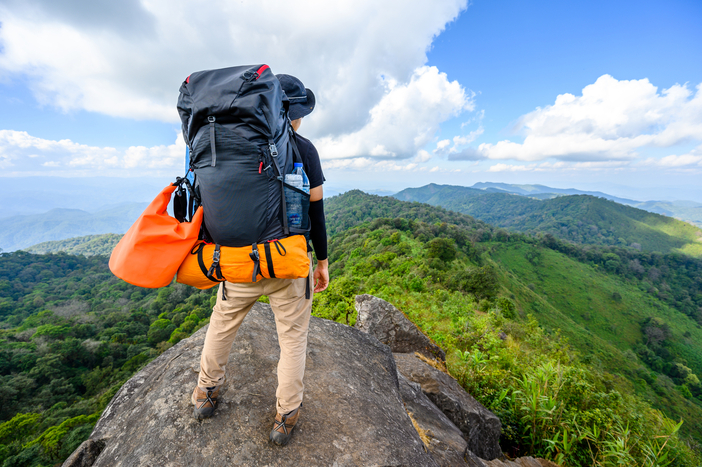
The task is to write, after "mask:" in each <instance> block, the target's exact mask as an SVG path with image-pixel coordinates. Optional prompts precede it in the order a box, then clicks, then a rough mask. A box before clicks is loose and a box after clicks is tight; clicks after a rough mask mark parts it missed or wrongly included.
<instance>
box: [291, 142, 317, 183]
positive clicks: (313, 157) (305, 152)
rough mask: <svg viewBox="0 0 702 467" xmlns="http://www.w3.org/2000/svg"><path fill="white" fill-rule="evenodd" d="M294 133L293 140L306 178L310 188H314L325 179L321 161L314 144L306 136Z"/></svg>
mask: <svg viewBox="0 0 702 467" xmlns="http://www.w3.org/2000/svg"><path fill="white" fill-rule="evenodd" d="M294 134H295V142H296V143H297V148H298V149H299V151H300V157H301V158H302V167H303V168H304V169H305V173H306V174H307V178H308V179H309V180H310V188H316V187H318V186H320V185H322V184H323V183H324V181H325V178H324V174H323V173H322V162H321V161H320V160H319V153H318V152H317V148H315V147H314V144H312V142H311V141H310V140H308V139H307V138H305V137H303V136H300V135H299V134H297V133H294Z"/></svg>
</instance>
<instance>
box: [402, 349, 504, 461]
mask: <svg viewBox="0 0 702 467" xmlns="http://www.w3.org/2000/svg"><path fill="white" fill-rule="evenodd" d="M394 357H395V362H396V364H397V371H398V372H399V373H400V374H401V375H402V376H404V377H405V378H407V379H408V380H409V381H412V382H415V383H418V384H419V385H420V387H421V388H422V392H423V393H424V394H426V395H427V397H428V398H429V399H430V400H431V401H432V402H433V403H434V405H435V406H436V407H438V408H439V410H441V411H442V412H443V413H444V415H446V416H447V417H448V419H449V420H451V421H452V422H453V424H454V425H456V427H458V429H459V430H461V431H462V432H463V435H464V438H465V439H466V441H467V442H468V449H470V450H471V451H472V452H474V453H475V454H476V455H477V456H478V457H480V458H482V459H487V460H492V459H495V458H498V457H502V450H501V449H500V444H499V441H500V434H501V431H502V424H501V422H500V419H499V418H497V416H496V415H495V414H493V413H492V412H490V411H489V410H488V409H486V408H485V407H484V406H483V405H482V404H481V403H480V402H478V401H476V400H475V399H474V398H473V396H471V395H470V394H468V393H467V392H466V391H465V390H464V389H463V388H462V387H461V386H460V385H459V384H458V382H457V381H456V380H455V379H453V378H452V377H450V376H449V375H447V374H446V373H444V372H441V371H439V370H437V369H435V368H433V367H431V366H429V365H427V364H426V363H424V362H423V361H421V360H420V359H419V358H417V357H416V356H414V355H412V354H402V353H395V354H394Z"/></svg>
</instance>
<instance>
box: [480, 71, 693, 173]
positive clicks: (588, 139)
mask: <svg viewBox="0 0 702 467" xmlns="http://www.w3.org/2000/svg"><path fill="white" fill-rule="evenodd" d="M517 130H518V131H519V132H520V133H521V134H523V135H524V141H523V142H522V143H515V142H512V141H509V140H505V141H500V142H498V143H496V144H491V143H483V144H481V145H480V146H479V147H478V151H480V153H481V154H483V155H484V156H485V157H487V158H489V159H515V160H521V161H538V160H544V159H548V158H555V159H558V160H562V161H611V160H618V161H626V160H632V159H634V158H636V157H637V155H638V153H637V151H638V150H640V149H641V148H644V147H649V146H655V147H671V146H674V145H676V144H680V143H684V142H687V141H691V140H698V141H699V140H701V139H702V85H698V86H697V87H696V92H693V91H692V90H691V89H690V88H689V87H688V86H687V84H685V85H679V84H676V85H674V86H671V87H670V88H668V89H664V90H663V91H660V92H659V91H658V88H657V87H656V86H654V85H653V84H651V83H650V82H649V81H648V79H641V80H631V81H626V80H622V81H619V80H616V79H615V78H613V77H611V76H609V75H603V76H601V77H600V78H598V79H597V81H596V82H595V83H594V84H591V85H588V86H586V87H585V88H584V89H583V92H582V95H581V96H575V95H573V94H561V95H559V96H558V97H557V98H556V101H555V103H554V104H553V105H550V106H547V107H544V108H537V109H536V110H535V111H533V112H531V113H529V114H526V115H524V116H523V117H521V118H520V119H519V122H518V124H517Z"/></svg>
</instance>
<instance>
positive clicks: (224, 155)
mask: <svg viewBox="0 0 702 467" xmlns="http://www.w3.org/2000/svg"><path fill="white" fill-rule="evenodd" d="M288 105H289V103H288V99H287V97H286V96H285V92H284V91H283V90H282V88H281V86H280V82H279V81H278V79H277V78H276V77H275V75H274V74H273V72H272V71H271V69H270V68H269V67H268V65H255V66H238V67H231V68H223V69H219V70H207V71H199V72H196V73H193V74H191V75H190V76H189V77H188V78H187V79H186V80H185V81H184V82H183V84H182V85H181V87H180V96H179V97H178V112H179V114H180V119H181V121H182V123H183V138H184V139H185V142H186V144H187V145H188V148H189V151H190V164H189V169H190V171H191V172H193V173H194V174H195V179H194V193H195V194H196V196H194V198H195V199H196V200H197V202H199V203H201V204H202V206H203V209H204V221H203V232H202V237H203V239H204V240H206V241H208V242H212V243H216V244H218V245H222V246H229V247H242V246H247V245H249V246H250V245H252V244H256V243H262V242H266V241H270V240H273V239H281V238H285V237H287V236H289V235H292V234H304V233H306V232H307V231H309V220H308V217H307V208H308V207H309V196H307V195H306V196H302V198H303V210H302V211H303V216H302V217H303V222H302V227H303V228H301V229H294V228H291V227H289V226H288V223H287V214H286V209H285V193H286V191H287V192H288V193H291V190H292V191H297V192H300V193H302V192H301V191H300V190H297V189H296V188H294V187H291V186H289V185H286V184H285V183H284V176H285V174H287V173H291V172H292V169H293V162H302V161H301V159H300V154H299V152H298V150H297V146H296V145H295V141H294V136H293V133H292V128H291V126H290V121H289V119H288ZM195 207H196V206H191V208H190V211H191V212H192V210H193V209H194V208H195Z"/></svg>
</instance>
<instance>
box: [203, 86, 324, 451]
mask: <svg viewBox="0 0 702 467" xmlns="http://www.w3.org/2000/svg"><path fill="white" fill-rule="evenodd" d="M276 77H277V78H278V80H279V81H280V84H281V86H282V88H283V91H285V94H286V95H287V97H288V100H289V101H290V108H289V114H288V115H289V117H290V120H291V125H292V128H293V130H294V138H295V142H296V144H297V146H298V149H299V151H300V156H301V157H302V162H303V168H304V170H305V173H306V174H307V176H308V178H309V181H310V208H309V219H310V225H311V230H310V240H311V241H312V246H313V248H314V252H315V255H316V257H317V267H316V268H315V269H314V272H313V273H311V274H310V276H309V277H308V278H302V279H275V278H274V279H261V280H258V281H256V282H253V283H231V282H222V283H221V284H220V288H221V289H220V292H219V293H218V294H217V303H216V304H215V306H214V308H213V310H212V317H211V318H210V327H209V328H208V330H207V336H206V337H205V344H204V347H203V349H202V357H201V359H200V375H199V377H198V384H197V387H196V388H195V390H194V391H193V395H192V402H193V404H194V405H195V411H194V413H195V416H196V417H197V418H207V417H211V416H212V415H213V413H214V410H215V408H216V407H217V401H218V398H219V396H220V392H221V389H222V386H223V384H224V380H225V365H226V364H227V361H228V359H229V352H230V350H231V347H232V344H233V343H234V338H235V337H236V332H237V330H238V329H239V326H240V325H241V323H242V322H243V320H244V318H245V317H246V314H247V313H248V312H249V310H251V308H252V307H253V305H254V303H256V301H257V300H258V299H259V297H260V296H261V295H266V296H268V299H269V301H270V304H271V308H272V309H273V313H274V315H275V322H276V329H277V332H278V343H279V344H280V360H279V361H278V388H277V390H276V398H277V404H276V415H275V421H274V423H273V429H272V430H271V433H270V440H271V441H272V442H273V443H275V444H278V445H281V446H284V445H286V444H288V442H289V441H290V437H291V436H292V431H293V428H294V427H295V424H296V423H297V420H298V418H299V416H300V407H301V406H302V394H303V390H304V385H303V383H302V378H303V376H304V373H305V359H306V356H307V355H306V354H307V331H308V328H309V322H310V316H311V312H312V294H310V295H309V299H306V298H305V291H306V288H307V283H306V281H308V280H311V281H313V282H312V284H311V287H310V289H314V292H315V293H316V292H322V291H323V290H325V289H326V288H327V286H328V285H329V271H328V260H327V232H326V225H325V220H324V205H323V201H322V198H323V192H322V184H323V183H324V174H323V173H322V166H321V163H320V160H319V154H318V153H317V150H316V149H315V147H314V145H313V144H312V143H311V142H310V141H309V140H308V139H306V138H303V137H302V136H300V135H299V134H298V133H297V130H298V128H299V127H300V124H301V123H302V118H303V117H305V116H306V115H308V114H309V113H310V112H312V110H313V109H314V106H315V97H314V94H313V93H312V91H311V90H309V89H306V88H305V86H304V85H303V84H302V82H301V81H300V80H299V79H297V78H295V77H294V76H290V75H283V74H281V75H276ZM309 255H310V265H311V264H312V254H311V253H309ZM310 267H311V266H310ZM222 289H223V290H222ZM222 292H225V294H224V296H226V297H227V298H226V300H222V297H223V294H222Z"/></svg>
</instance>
